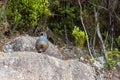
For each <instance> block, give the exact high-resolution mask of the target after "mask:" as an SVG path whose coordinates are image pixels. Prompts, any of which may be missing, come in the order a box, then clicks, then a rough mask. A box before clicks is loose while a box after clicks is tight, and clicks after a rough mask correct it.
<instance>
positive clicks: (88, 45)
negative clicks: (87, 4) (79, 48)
mask: <svg viewBox="0 0 120 80" xmlns="http://www.w3.org/2000/svg"><path fill="white" fill-rule="evenodd" d="M78 3H79V6H80V20H81V23H82V26H83V28H84V31H85V35H86V36H88V34H87V31H86V28H85V24H84V22H83V17H82V5H81V2H80V0H78ZM87 47H88V51H89V53H90V56H91V57H92V58H94V57H93V55H92V52H91V49H90V44H89V40H88V39H87Z"/></svg>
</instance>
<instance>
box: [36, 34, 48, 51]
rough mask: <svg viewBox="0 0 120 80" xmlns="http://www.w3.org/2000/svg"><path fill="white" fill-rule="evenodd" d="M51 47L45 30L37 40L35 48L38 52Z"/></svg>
mask: <svg viewBox="0 0 120 80" xmlns="http://www.w3.org/2000/svg"><path fill="white" fill-rule="evenodd" d="M48 47H49V41H48V39H47V34H46V33H45V32H41V33H40V37H39V38H38V39H37V40H36V43H35V48H36V50H37V51H38V53H41V52H45V51H46V50H47V49H48Z"/></svg>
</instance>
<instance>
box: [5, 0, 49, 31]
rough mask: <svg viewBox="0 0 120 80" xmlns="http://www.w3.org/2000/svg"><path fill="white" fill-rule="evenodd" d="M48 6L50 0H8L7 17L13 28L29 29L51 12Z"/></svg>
mask: <svg viewBox="0 0 120 80" xmlns="http://www.w3.org/2000/svg"><path fill="white" fill-rule="evenodd" d="M48 6H49V2H48V0H8V4H7V8H6V10H7V18H8V21H9V23H10V24H11V25H12V26H13V28H18V29H19V28H25V29H28V28H30V27H34V26H35V25H37V23H38V21H39V19H40V17H41V16H47V15H49V14H50V11H49V9H48Z"/></svg>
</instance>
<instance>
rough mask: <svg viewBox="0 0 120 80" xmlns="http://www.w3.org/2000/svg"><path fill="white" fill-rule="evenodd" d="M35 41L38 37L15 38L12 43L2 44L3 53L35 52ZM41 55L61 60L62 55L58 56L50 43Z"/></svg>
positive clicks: (58, 53)
mask: <svg viewBox="0 0 120 80" xmlns="http://www.w3.org/2000/svg"><path fill="white" fill-rule="evenodd" d="M37 39H38V37H31V36H20V37H16V38H15V39H13V40H12V41H10V42H7V43H5V44H4V46H3V51H4V52H6V53H13V52H17V51H31V52H37V50H36V49H35V42H36V40H37ZM42 53H43V54H47V55H50V56H54V57H56V58H59V59H62V54H60V51H59V49H58V48H57V47H56V46H55V45H53V44H52V43H51V42H49V47H48V49H47V50H46V52H42Z"/></svg>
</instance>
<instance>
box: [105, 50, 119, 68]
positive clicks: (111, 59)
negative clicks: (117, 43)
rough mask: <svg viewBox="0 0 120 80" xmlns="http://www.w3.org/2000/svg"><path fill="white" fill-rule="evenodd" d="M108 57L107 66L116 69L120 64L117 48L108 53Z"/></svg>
mask: <svg viewBox="0 0 120 80" xmlns="http://www.w3.org/2000/svg"><path fill="white" fill-rule="evenodd" d="M106 53H107V55H108V59H107V64H108V66H109V67H110V68H112V67H114V66H115V65H116V63H117V62H120V52H119V51H118V49H117V48H115V49H114V50H113V51H107V52H106Z"/></svg>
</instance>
